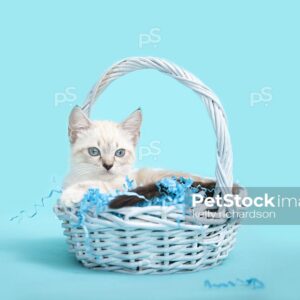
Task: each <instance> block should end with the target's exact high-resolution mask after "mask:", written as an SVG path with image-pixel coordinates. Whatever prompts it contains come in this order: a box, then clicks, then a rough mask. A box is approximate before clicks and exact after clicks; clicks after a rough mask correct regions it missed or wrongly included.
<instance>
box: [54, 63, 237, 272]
mask: <svg viewBox="0 0 300 300" xmlns="http://www.w3.org/2000/svg"><path fill="white" fill-rule="evenodd" d="M140 69H156V70H159V71H160V72H163V73H165V74H167V75H169V76H171V77H173V78H175V79H176V80H178V81H179V82H181V83H183V84H184V85H186V86H188V87H189V88H191V89H192V90H193V91H194V92H196V93H197V94H198V95H199V96H200V99H202V101H203V102H204V104H205V106H206V108H207V110H208V113H209V115H210V117H211V120H212V123H213V126H214V129H215V133H216V137H217V165H216V182H217V184H216V191H217V192H218V193H219V192H221V193H222V194H226V193H229V192H231V190H232V186H233V179H232V150H231V142H230V136H229V132H228V128H227V122H226V117H225V113H224V110H223V108H222V105H221V104H220V102H219V100H218V97H217V96H216V95H215V94H214V93H213V92H212V91H211V90H210V89H209V88H208V87H207V86H205V85H204V84H203V83H202V82H201V81H200V80H199V79H197V78H196V77H195V76H194V75H192V74H191V73H189V72H187V71H186V70H184V69H182V68H180V67H178V66H176V65H175V64H173V63H170V62H167V61H166V60H163V59H160V58H154V57H134V58H128V59H124V60H122V61H120V62H118V63H117V64H115V65H113V66H112V67H111V68H110V69H109V70H108V71H107V72H106V73H105V74H104V75H103V76H102V78H101V79H100V81H99V82H98V83H97V84H96V85H95V86H94V88H93V89H92V90H91V92H90V94H89V96H88V98H87V100H86V102H85V104H84V105H83V107H82V108H83V110H84V111H85V112H86V113H87V114H88V115H89V113H90V109H91V107H92V105H93V104H94V103H95V101H96V99H97V97H98V96H99V95H100V94H101V93H102V92H103V91H104V89H105V88H106V87H107V86H108V85H109V84H110V83H111V82H112V81H114V80H115V79H117V78H119V77H121V76H123V75H125V74H127V73H130V72H133V71H136V70H140ZM78 207H79V206H78V205H77V206H74V207H72V208H69V207H66V206H65V205H64V204H63V203H62V202H60V201H58V203H57V205H56V206H55V212H56V214H57V216H58V217H59V219H60V220H62V222H63V224H62V226H63V228H64V234H65V236H66V237H67V243H68V244H69V250H70V251H71V252H73V253H75V255H76V257H77V259H78V260H79V261H80V262H82V263H83V265H84V266H86V267H88V268H95V269H100V270H109V271H117V272H123V273H132V274H149V273H151V274H165V273H176V272H190V271H197V270H200V269H205V268H209V267H212V266H215V265H218V264H220V263H221V262H222V261H223V260H224V259H225V258H226V257H227V256H228V254H229V252H230V251H231V249H232V248H233V245H234V242H235V239H236V232H237V228H238V220H236V219H235V220H233V219H229V218H227V217H226V214H222V213H221V214H220V217H218V218H214V219H208V218H205V217H202V218H195V217H193V215H192V211H191V210H190V211H189V210H188V211H186V210H185V213H183V211H184V210H183V209H181V208H180V207H178V205H176V206H167V207H164V206H147V207H125V208H121V209H118V210H113V209H108V210H106V211H104V212H100V213H97V212H96V210H95V209H91V210H89V211H87V212H86V214H85V216H84V222H81V223H80V222H79V216H78V209H79V208H78Z"/></svg>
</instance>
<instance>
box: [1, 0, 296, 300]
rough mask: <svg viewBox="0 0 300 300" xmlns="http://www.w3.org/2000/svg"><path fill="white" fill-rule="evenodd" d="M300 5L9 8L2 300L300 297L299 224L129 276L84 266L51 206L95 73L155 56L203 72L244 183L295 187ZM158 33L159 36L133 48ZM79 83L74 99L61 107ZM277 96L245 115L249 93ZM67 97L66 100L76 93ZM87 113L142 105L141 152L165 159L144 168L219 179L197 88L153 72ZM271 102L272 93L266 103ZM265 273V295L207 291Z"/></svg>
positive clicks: (111, 114)
mask: <svg viewBox="0 0 300 300" xmlns="http://www.w3.org/2000/svg"><path fill="white" fill-rule="evenodd" d="M299 9H300V5H299V3H297V1H181V2H179V1H178V3H175V1H144V2H141V1H106V2H104V1H102V2H100V1H80V3H79V1H78V2H77V3H75V1H43V2H42V1H6V3H5V2H2V3H1V5H0V28H1V29H0V30H1V48H0V49H1V50H0V51H1V58H0V59H1V67H0V74H1V83H2V84H1V89H0V99H1V117H0V124H1V147H0V149H1V150H0V151H1V155H0V157H1V170H2V176H1V181H2V184H1V187H2V197H1V199H2V200H1V224H0V225H1V226H0V234H1V235H0V236H1V242H0V254H1V270H0V285H1V298H3V299H6V300H10V299H14V300H16V299H22V300H24V299H41V298H42V299H51V300H53V299H66V298H67V297H68V298H70V299H74V300H75V299H83V298H84V297H86V298H88V299H91V300H93V299H131V300H134V299H141V298H142V299H207V298H210V299H232V300H234V299H241V298H242V297H243V299H254V298H255V299H283V298H285V299H299V284H298V282H299V267H300V262H299V250H300V241H299V227H296V226H295V227H290V226H261V227H256V226H245V227H242V228H241V230H240V232H239V235H238V242H237V245H236V248H235V250H234V252H233V253H232V255H231V256H230V258H229V259H228V260H227V261H226V262H225V263H224V264H223V265H222V266H219V267H217V268H215V269H212V270H207V271H203V272H199V273H195V274H184V275H172V276H143V277H136V276H135V277H134V276H128V275H119V274H113V273H100V272H93V271H90V270H86V269H84V268H83V267H81V266H80V265H79V264H77V263H76V261H75V260H74V259H73V258H72V256H71V255H69V254H68V253H67V252H66V245H65V243H64V240H63V237H62V230H61V228H60V224H59V222H58V220H57V219H56V217H55V216H54V214H53V213H52V206H53V204H54V202H55V199H52V200H49V201H46V207H45V208H40V209H39V212H38V215H37V216H36V217H35V218H33V219H26V218H24V219H23V220H22V221H21V222H20V223H18V222H10V221H9V218H10V217H12V216H14V215H15V214H16V213H17V212H18V211H19V210H21V209H26V211H27V212H28V213H31V212H33V211H34V209H33V206H34V204H35V203H38V202H39V199H40V198H41V196H43V195H47V193H48V192H49V190H51V188H53V187H54V186H57V185H59V183H60V181H61V180H62V178H63V176H64V174H65V172H66V170H67V164H68V157H69V153H68V152H69V149H68V140H67V117H68V113H69V112H70V109H71V107H72V106H73V105H75V104H81V103H82V102H83V100H84V98H85V96H86V94H87V93H88V91H89V89H90V88H91V87H92V85H93V84H94V82H95V81H96V80H97V79H98V78H99V76H100V75H101V74H102V73H103V72H104V71H105V70H106V69H107V68H108V67H109V66H110V65H111V64H112V63H114V62H116V61H118V60H120V59H122V58H124V57H127V56H147V55H151V56H160V57H164V58H167V59H169V60H172V61H174V62H176V63H177V64H179V65H182V66H183V67H185V68H186V69H188V70H190V71H191V72H193V73H194V74H196V75H197V76H199V77H200V79H201V80H203V81H204V82H205V83H206V84H208V85H209V86H210V87H211V88H212V89H213V90H214V91H215V92H216V93H217V94H218V95H219V97H220V99H221V101H222V103H223V104H224V107H225V110H226V112H227V115H228V119H229V127H230V132H231V137H232V142H233V150H234V176H235V179H236V180H237V181H239V182H240V183H242V184H244V185H247V186H299V183H300V182H299V181H300V180H299V148H300V142H299V138H298V136H299V133H298V132H299V108H300V102H299V91H298V87H299V67H300V63H299V53H300V47H299V45H300V44H299V26H300V24H299V23H300V20H299ZM153 28H158V29H159V42H158V43H149V44H146V45H143V47H139V38H140V35H141V34H148V33H149V32H150V30H151V29H153ZM70 87H71V88H74V89H75V94H76V97H77V98H76V100H75V101H72V102H64V103H61V104H59V105H58V106H55V97H57V93H64V91H65V90H66V89H67V88H70ZM264 88H271V101H268V102H261V103H257V104H256V105H255V106H254V107H251V105H250V100H251V93H261V91H262V89H264ZM69 100H70V99H69ZM101 100H102V101H99V103H98V104H97V106H96V107H95V110H94V111H93V116H94V117H95V118H107V119H113V120H117V121H118V120H121V119H123V118H125V117H126V116H127V114H129V113H130V112H131V111H133V110H135V109H136V108H137V107H139V106H141V107H142V109H143V113H144V124H143V129H142V137H141V142H140V145H141V146H147V145H149V143H151V141H155V140H157V141H160V143H161V144H160V149H161V153H160V154H159V155H158V156H153V155H152V156H147V157H145V158H144V159H142V160H139V161H138V164H137V165H138V166H144V165H145V166H155V167H164V168H172V169H179V170H180V169H182V170H186V171H191V172H197V173H200V174H201V175H207V176H213V174H214V168H215V160H214V158H215V137H214V133H213V130H212V127H211V124H210V121H209V119H208V117H207V114H206V110H205V108H204V106H203V105H202V103H200V101H199V99H198V98H197V96H196V95H195V94H193V93H192V92H191V91H189V90H188V89H187V88H185V87H183V86H181V85H180V84H178V83H177V82H175V81H174V80H172V79H170V78H166V77H165V76H163V75H162V74H158V73H157V72H154V71H141V72H139V73H135V74H130V75H129V76H127V77H125V78H122V79H120V80H118V81H117V82H115V83H113V85H112V86H110V87H109V88H108V90H107V91H106V92H105V93H104V94H103V96H102V97H101ZM265 100H266V98H265ZM250 277H257V278H259V279H260V280H262V281H263V282H264V283H265V285H266V287H265V289H263V290H251V289H249V288H246V287H239V288H228V289H215V290H210V289H207V288H205V287H204V286H203V283H204V280H206V279H209V280H211V281H212V282H224V281H228V280H234V279H236V278H241V279H247V278H250Z"/></svg>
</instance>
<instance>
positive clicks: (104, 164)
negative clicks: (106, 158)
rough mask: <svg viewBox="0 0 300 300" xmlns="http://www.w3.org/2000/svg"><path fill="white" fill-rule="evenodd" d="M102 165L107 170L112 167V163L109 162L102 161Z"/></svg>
mask: <svg viewBox="0 0 300 300" xmlns="http://www.w3.org/2000/svg"><path fill="white" fill-rule="evenodd" d="M102 166H103V167H104V168H105V169H106V170H107V171H109V170H110V169H111V168H112V166H113V165H112V164H110V165H109V164H106V163H103V164H102Z"/></svg>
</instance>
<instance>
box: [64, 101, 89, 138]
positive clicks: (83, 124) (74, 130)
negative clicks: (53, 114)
mask: <svg viewBox="0 0 300 300" xmlns="http://www.w3.org/2000/svg"><path fill="white" fill-rule="evenodd" d="M90 125H91V121H90V120H89V118H88V117H87V116H86V114H85V113H84V112H83V110H82V109H81V108H80V107H79V106H77V105H76V106H75V107H74V108H73V109H72V111H71V113H70V117H69V130H68V131H69V139H70V142H71V143H74V142H75V141H76V139H77V135H78V133H79V132H81V131H82V130H85V129H87V128H89V127H90Z"/></svg>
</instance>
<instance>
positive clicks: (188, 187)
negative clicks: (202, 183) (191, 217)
mask: <svg viewBox="0 0 300 300" xmlns="http://www.w3.org/2000/svg"><path fill="white" fill-rule="evenodd" d="M192 184H193V180H192V179H190V178H188V179H186V178H182V177H181V178H176V177H170V178H164V179H162V180H160V181H158V182H157V183H156V185H157V187H158V189H159V191H160V192H161V196H160V197H155V198H152V199H146V198H145V197H144V196H142V195H139V194H137V193H135V192H131V190H132V189H133V188H134V182H133V180H130V179H129V178H126V182H125V184H124V190H123V191H120V190H116V191H114V192H113V193H101V191H100V190H99V189H89V190H88V191H87V193H86V194H85V195H84V197H83V199H82V201H81V202H80V204H79V207H78V210H77V216H78V218H79V224H83V223H84V218H85V215H86V213H87V212H89V211H91V210H92V211H93V212H95V213H96V214H99V213H101V212H104V211H106V210H107V209H108V206H109V203H110V201H112V200H113V199H114V198H115V197H117V196H120V195H134V196H137V197H140V198H141V199H143V200H144V201H140V202H139V203H137V204H136V206H139V207H145V206H172V205H175V206H183V205H184V206H185V207H188V206H190V205H191V203H189V202H188V199H189V198H190V197H187V196H188V195H189V194H191V193H195V192H199V189H201V190H204V192H205V190H206V189H205V188H201V187H197V188H194V187H192ZM190 202H191V201H190Z"/></svg>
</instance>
